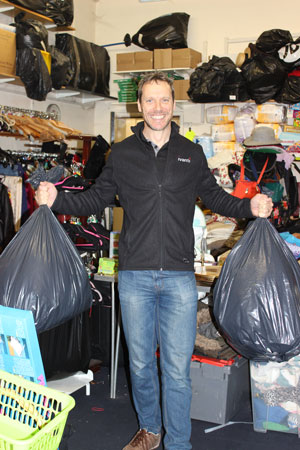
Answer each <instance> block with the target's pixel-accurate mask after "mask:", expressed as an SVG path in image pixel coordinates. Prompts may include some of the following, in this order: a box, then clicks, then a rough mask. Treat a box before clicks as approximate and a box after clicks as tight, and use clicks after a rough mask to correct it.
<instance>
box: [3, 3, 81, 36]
mask: <svg viewBox="0 0 300 450" xmlns="http://www.w3.org/2000/svg"><path fill="white" fill-rule="evenodd" d="M20 12H24V13H25V18H26V19H36V20H39V21H40V22H42V23H43V24H44V25H45V27H46V28H48V29H49V30H51V31H74V30H75V28H73V27H71V26H59V25H56V24H55V22H54V20H53V19H51V18H50V17H47V16H43V15H42V14H39V13H36V12H34V11H31V10H30V9H27V8H23V7H22V6H19V5H15V4H14V3H12V2H8V1H6V0H0V14H5V15H7V16H10V17H12V18H14V17H15V16H16V15H17V14H19V13H20Z"/></svg>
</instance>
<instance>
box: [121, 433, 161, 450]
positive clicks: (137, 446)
mask: <svg viewBox="0 0 300 450" xmlns="http://www.w3.org/2000/svg"><path fill="white" fill-rule="evenodd" d="M160 438H161V436H160V433H158V434H154V433H150V432H148V431H146V430H145V429H143V430H139V431H138V432H137V433H136V435H135V436H134V437H133V438H132V439H131V441H130V442H129V444H127V445H126V447H124V448H123V450H131V449H134V450H154V449H155V448H157V447H159V444H160Z"/></svg>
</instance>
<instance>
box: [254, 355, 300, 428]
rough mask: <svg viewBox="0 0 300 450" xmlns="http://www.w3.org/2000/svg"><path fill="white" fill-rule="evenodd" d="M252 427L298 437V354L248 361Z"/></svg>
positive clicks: (299, 401) (299, 421) (299, 362)
mask: <svg viewBox="0 0 300 450" xmlns="http://www.w3.org/2000/svg"><path fill="white" fill-rule="evenodd" d="M250 375H251V397H252V412H253V428H254V431H258V432H262V433H266V432H267V431H268V430H271V431H281V432H285V433H294V434H298V437H300V392H299V380H300V356H295V357H294V358H291V359H289V360H288V361H284V362H273V361H270V362H259V361H250Z"/></svg>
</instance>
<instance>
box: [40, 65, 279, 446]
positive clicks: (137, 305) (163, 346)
mask: <svg viewBox="0 0 300 450" xmlns="http://www.w3.org/2000/svg"><path fill="white" fill-rule="evenodd" d="M174 107H175V101H174V90H173V84H172V81H171V80H170V79H169V78H167V77H166V76H165V75H164V74H162V73H154V74H150V75H147V76H146V77H144V78H143V79H142V81H141V82H140V85H139V90H138V108H139V111H140V112H142V114H143V118H144V122H140V123H138V124H137V126H136V127H133V132H134V134H133V135H132V136H130V137H128V138H126V139H125V140H124V141H122V142H120V143H117V144H115V145H114V146H113V147H112V150H111V154H110V156H109V159H108V161H107V163H106V165H105V167H104V169H103V172H102V174H101V175H100V177H99V178H98V179H97V180H96V183H95V185H94V186H93V187H91V188H90V189H89V190H87V191H85V192H83V193H80V194H76V195H72V194H70V193H65V192H63V193H59V195H57V192H56V189H55V187H54V186H53V185H51V184H50V183H47V182H43V183H41V186H40V188H39V190H38V194H37V198H38V199H39V198H40V197H41V196H43V195H46V196H48V197H49V198H48V202H47V204H48V206H49V207H52V208H53V210H54V211H56V212H58V213H65V214H73V215H74V214H75V215H89V214H92V213H94V214H95V213H100V212H101V211H103V209H104V208H105V207H106V206H107V205H108V204H109V203H110V202H112V201H113V199H114V197H115V195H116V194H118V195H119V199H120V203H121V205H122V207H123V209H124V222H123V228H122V233H121V237H120V242H119V275H118V286H119V297H120V304H121V311H122V321H123V327H124V332H125V337H126V341H127V346H128V350H129V359H130V374H131V383H132V392H133V399H134V404H135V408H136V411H137V414H138V419H139V427H140V429H139V431H138V432H137V434H136V435H135V436H134V437H133V439H132V440H131V441H130V443H129V444H128V445H127V446H125V447H124V449H123V450H130V449H135V450H139V449H141V450H150V449H155V448H157V447H159V445H160V439H161V428H162V423H163V427H164V430H165V438H164V446H165V449H166V450H189V449H191V444H190V434H191V420H190V403H191V396H192V393H191V382H190V377H189V372H190V361H191V356H192V353H193V349H194V343H195V336H196V314H197V289H196V283H195V276H194V253H193V252H194V234H193V227H192V223H193V216H194V210H195V201H196V198H197V197H198V196H199V197H201V199H202V200H203V202H204V203H205V205H206V206H207V207H208V208H210V209H212V210H213V211H215V212H217V213H220V214H222V215H225V216H231V217H249V218H252V217H254V216H258V215H260V217H268V216H269V214H270V213H271V209H272V201H271V200H270V199H269V198H268V197H266V196H264V195H261V194H258V195H256V196H255V197H254V198H253V199H251V201H250V200H249V199H243V200H240V199H238V198H235V197H233V196H232V195H229V194H228V193H226V192H225V191H224V190H223V189H222V188H220V187H219V186H218V185H217V183H216V181H215V178H214V177H213V175H212V174H211V173H210V170H209V169H208V166H207V162H206V158H205V156H204V153H203V151H202V149H201V147H200V146H199V145H197V144H194V143H192V142H191V141H189V140H188V139H186V138H184V137H183V136H181V135H180V134H179V132H178V127H177V125H176V124H175V123H174V122H172V116H173V111H174ZM157 345H158V346H159V354H160V356H159V366H160V370H161V380H162V398H161V405H162V414H161V408H160V385H159V380H158V369H157V360H156V355H155V352H156V350H157ZM203 407H205V405H203ZM161 415H162V418H161ZM162 419H163V420H162Z"/></svg>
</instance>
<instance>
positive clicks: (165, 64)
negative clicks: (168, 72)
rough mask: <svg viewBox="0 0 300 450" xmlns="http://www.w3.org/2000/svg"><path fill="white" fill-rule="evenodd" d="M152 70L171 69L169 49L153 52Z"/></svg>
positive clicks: (159, 49) (158, 49)
mask: <svg viewBox="0 0 300 450" xmlns="http://www.w3.org/2000/svg"><path fill="white" fill-rule="evenodd" d="M153 56H154V63H153V68H154V69H169V68H170V67H172V49H171V48H156V49H154V52H153Z"/></svg>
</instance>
